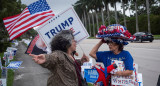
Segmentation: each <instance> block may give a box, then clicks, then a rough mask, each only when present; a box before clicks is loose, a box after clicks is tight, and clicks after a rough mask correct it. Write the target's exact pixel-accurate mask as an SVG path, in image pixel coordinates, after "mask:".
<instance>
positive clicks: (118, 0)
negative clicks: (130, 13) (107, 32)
mask: <svg viewBox="0 0 160 86" xmlns="http://www.w3.org/2000/svg"><path fill="white" fill-rule="evenodd" d="M117 2H120V0H111V2H110V3H111V6H112V7H114V9H115V10H114V12H115V20H116V24H118V18H117V7H116V3H117Z"/></svg>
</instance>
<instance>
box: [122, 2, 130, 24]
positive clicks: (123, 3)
mask: <svg viewBox="0 0 160 86" xmlns="http://www.w3.org/2000/svg"><path fill="white" fill-rule="evenodd" d="M128 2H129V0H122V8H123V18H124V26H125V27H127V24H126V16H125V8H124V5H125V4H127V3H128Z"/></svg>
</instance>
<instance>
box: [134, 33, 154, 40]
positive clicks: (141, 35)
mask: <svg viewBox="0 0 160 86" xmlns="http://www.w3.org/2000/svg"><path fill="white" fill-rule="evenodd" d="M133 35H134V36H135V37H136V40H135V41H139V42H143V41H150V42H152V41H153V40H154V37H153V35H152V34H151V33H148V32H136V33H135V34H133Z"/></svg>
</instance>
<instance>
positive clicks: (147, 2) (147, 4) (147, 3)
mask: <svg viewBox="0 0 160 86" xmlns="http://www.w3.org/2000/svg"><path fill="white" fill-rule="evenodd" d="M146 6H147V16H148V32H149V33H151V28H150V16H149V14H150V13H149V11H150V9H149V1H148V0H146Z"/></svg>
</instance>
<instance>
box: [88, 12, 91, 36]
mask: <svg viewBox="0 0 160 86" xmlns="http://www.w3.org/2000/svg"><path fill="white" fill-rule="evenodd" d="M90 23H91V22H90V14H89V13H88V25H89V35H90V36H91V27H90Z"/></svg>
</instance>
